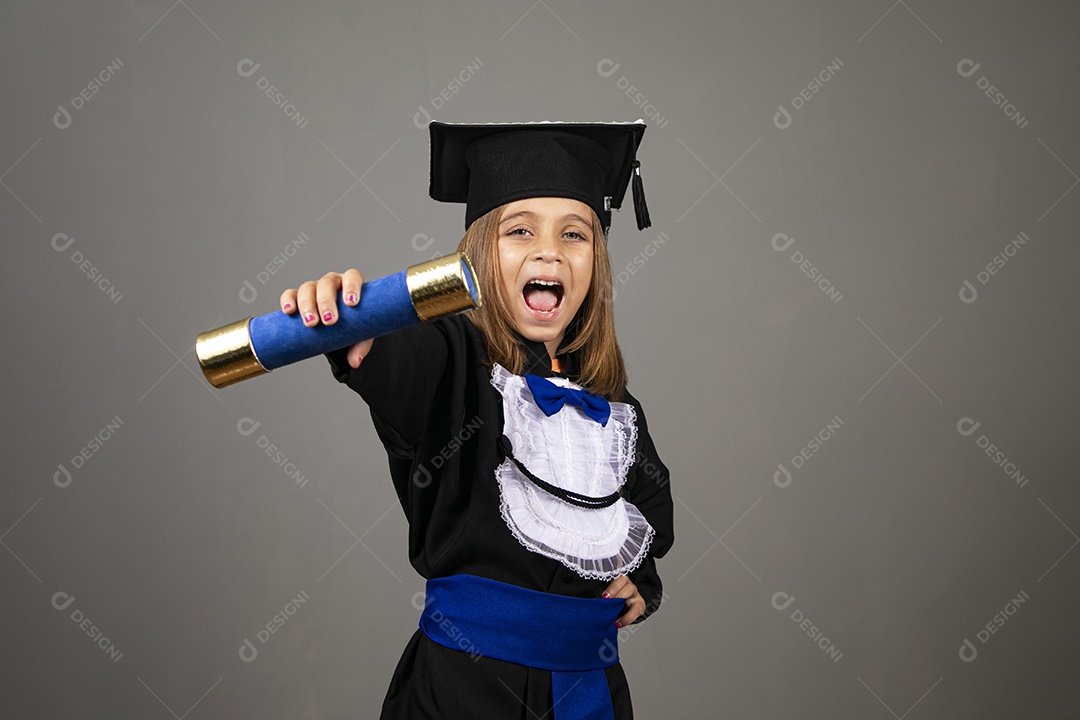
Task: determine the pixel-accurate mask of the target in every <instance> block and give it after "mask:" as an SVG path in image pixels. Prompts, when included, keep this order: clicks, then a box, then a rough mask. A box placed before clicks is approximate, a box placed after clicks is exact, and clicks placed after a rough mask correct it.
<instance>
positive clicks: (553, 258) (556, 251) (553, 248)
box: [533, 230, 563, 262]
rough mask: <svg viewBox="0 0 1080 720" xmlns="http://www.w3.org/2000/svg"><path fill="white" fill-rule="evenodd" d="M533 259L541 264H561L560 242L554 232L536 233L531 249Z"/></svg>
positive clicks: (561, 249)
mask: <svg viewBox="0 0 1080 720" xmlns="http://www.w3.org/2000/svg"><path fill="white" fill-rule="evenodd" d="M533 259H535V260H539V261H541V262H562V260H563V246H562V242H561V241H560V239H559V237H558V235H557V234H556V233H555V232H554V231H552V230H543V231H541V232H538V233H537V235H536V242H535V244H534V248H533Z"/></svg>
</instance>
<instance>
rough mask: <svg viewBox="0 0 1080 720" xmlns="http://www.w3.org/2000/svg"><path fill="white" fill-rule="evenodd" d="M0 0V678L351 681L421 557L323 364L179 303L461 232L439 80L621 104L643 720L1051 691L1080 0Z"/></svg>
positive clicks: (266, 700) (1059, 604)
mask: <svg viewBox="0 0 1080 720" xmlns="http://www.w3.org/2000/svg"><path fill="white" fill-rule="evenodd" d="M890 3H891V0H881V1H880V2H877V1H875V2H851V1H848V2H833V3H814V4H810V3H799V2H793V1H792V2H772V1H770V2H740V3H704V2H699V3H691V2H676V3H649V2H633V3H617V2H605V3H589V4H587V5H583V4H577V3H570V2H565V1H564V0H536V1H535V2H533V1H532V0H523V1H521V2H516V1H515V2H490V1H489V2H473V3H468V4H451V3H445V4H434V3H433V4H430V5H427V4H421V3H417V2H412V1H407V2H382V3H359V2H357V3H347V2H310V3H299V2H297V3H283V2H277V3H255V2H240V3H228V4H224V3H212V2H206V1H205V0H176V1H175V2H174V1H173V0H161V1H160V2H129V3H110V4H100V3H92V4H91V3H67V4H58V3H42V2H39V3H5V5H4V8H3V10H2V16H3V18H2V30H0V40H2V41H0V57H2V58H3V61H4V66H5V67H6V72H5V73H4V80H3V84H4V92H3V97H4V99H5V103H4V109H3V111H2V115H3V128H4V129H3V135H2V145H0V160H2V162H0V172H2V173H3V174H2V177H0V182H2V185H3V187H2V188H0V213H2V216H3V223H4V225H3V227H4V238H5V243H4V249H5V252H6V257H5V259H4V262H3V264H2V273H3V288H4V300H5V303H4V304H5V307H6V312H5V319H4V331H5V336H6V337H7V338H8V341H7V344H6V352H5V353H4V372H3V377H4V383H5V392H4V394H5V398H6V407H7V418H8V420H7V422H6V423H5V431H4V433H3V443H4V455H3V457H4V458H5V460H6V468H5V471H4V482H3V484H2V486H0V493H2V498H3V502H2V506H0V533H2V537H0V541H2V544H3V550H2V551H0V578H2V582H3V596H2V597H3V612H2V615H0V617H2V621H3V637H4V644H5V652H4V660H3V661H2V662H3V667H2V671H0V677H2V678H3V681H2V682H3V685H4V689H3V692H2V693H0V715H2V716H3V717H5V718H6V717H11V718H14V717H20V718H124V717H140V718H170V717H178V718H190V719H191V720H198V719H200V718H208V719H209V718H237V717H266V718H327V719H329V718H369V717H374V716H375V715H376V714H377V712H378V708H379V705H380V703H381V700H382V697H383V694H384V692H385V689H386V686H387V683H388V681H389V679H390V676H391V673H392V671H393V668H394V665H395V663H396V662H397V659H398V656H399V654H400V652H401V650H402V648H403V647H404V645H405V642H406V639H407V638H408V637H409V635H410V634H411V633H412V632H413V630H414V628H415V626H416V621H417V617H418V614H419V607H420V602H419V600H418V598H419V597H420V596H418V593H420V592H421V590H422V587H423V585H422V580H421V579H420V578H419V577H418V576H417V575H416V574H415V572H413V570H412V569H411V567H410V566H409V564H408V562H407V556H406V526H405V520H404V516H403V514H402V512H401V510H400V508H399V507H398V506H397V503H396V501H395V497H394V493H393V490H392V487H391V484H390V481H389V475H388V471H387V464H386V458H385V455H384V453H383V450H382V448H381V446H380V444H379V443H378V441H377V438H376V436H375V434H374V432H373V430H372V428H371V424H370V420H369V418H368V413H367V408H366V406H365V405H364V404H363V402H362V401H361V399H360V398H359V396H357V395H355V394H354V393H352V392H351V391H350V390H349V389H348V388H346V387H345V386H343V385H339V384H338V383H337V382H335V381H334V380H333V378H332V376H331V375H330V371H329V368H328V366H327V363H326V361H325V360H324V359H322V358H316V359H314V360H311V361H308V362H305V363H302V364H299V365H296V366H292V367H288V368H284V369H281V370H278V371H275V372H274V373H273V374H272V375H270V376H266V377H261V378H257V379H255V380H251V381H248V382H246V383H243V384H241V385H238V386H234V387H231V388H226V389H224V390H220V391H218V390H214V389H212V388H211V387H210V386H209V385H208V383H207V382H206V381H205V380H204V379H203V378H202V376H201V374H200V373H199V371H198V366H197V363H196V360H195V357H194V352H193V345H194V340H195V336H196V334H197V333H199V332H201V331H203V330H207V329H210V328H212V327H216V326H218V325H220V324H223V323H225V322H229V321H232V320H237V319H241V318H243V317H246V316H248V315H253V314H261V313H264V312H270V311H272V310H275V309H276V308H277V301H278V296H279V294H280V293H281V291H283V290H284V289H286V288H288V287H295V286H297V285H298V284H299V283H301V282H302V281H304V280H308V279H314V278H317V277H319V276H320V275H322V274H323V273H325V272H327V271H329V270H344V269H346V268H348V267H352V266H356V267H359V268H361V270H362V271H364V272H366V273H367V274H368V276H369V277H376V276H379V275H383V274H388V273H391V272H395V271H397V270H400V269H401V268H403V267H405V266H406V265H410V264H413V263H416V262H420V261H422V260H426V259H428V258H430V257H432V256H435V255H439V254H444V253H446V252H450V251H452V249H453V248H454V246H455V245H456V242H457V240H458V239H459V238H460V235H461V232H462V229H463V228H462V218H463V209H462V208H461V207H458V206H450V205H441V204H438V203H435V202H434V201H432V200H430V199H428V197H427V181H428V176H427V161H428V146H427V133H426V129H425V126H426V123H427V122H428V120H429V118H436V119H440V120H446V121H454V122H466V121H482V122H494V121H525V120H533V119H561V120H634V119H636V118H639V117H640V118H642V119H644V120H646V122H647V123H648V124H649V129H648V130H647V132H646V134H645V139H644V143H643V146H642V152H641V158H642V161H643V173H644V180H645V183H644V184H645V191H646V194H647V196H648V200H649V206H650V209H651V210H652V217H653V227H652V228H651V229H649V230H647V231H645V232H638V231H637V230H636V229H634V223H633V216H632V213H629V212H623V213H622V214H621V216H616V218H615V222H614V227H613V230H612V237H611V253H612V256H613V266H614V269H615V288H616V291H617V294H616V297H615V306H616V314H617V317H618V329H619V337H620V341H621V343H622V346H623V349H624V352H625V353H626V356H627V358H628V362H629V367H630V372H631V389H632V390H633V391H634V392H635V394H636V395H637V396H638V397H640V398H641V399H642V401H643V402H644V405H645V408H646V410H647V412H648V417H649V422H650V426H651V428H652V432H653V435H654V437H655V440H656V443H657V446H658V448H659V451H660V454H661V457H663V458H664V460H665V461H666V462H667V464H668V465H669V466H670V469H671V487H672V491H673V494H674V498H675V516H676V534H677V540H676V544H675V547H674V549H673V550H672V551H671V553H670V554H669V556H668V557H666V558H664V559H663V560H661V561H660V562H659V568H660V570H661V573H662V575H663V577H664V579H665V580H666V595H667V597H666V601H665V602H664V605H663V607H662V609H661V610H660V611H659V612H658V613H657V615H656V616H655V617H653V618H652V619H650V620H649V621H648V622H646V623H643V624H641V625H637V626H633V627H631V628H627V629H626V630H625V631H624V633H623V642H622V654H623V658H624V663H625V666H626V669H627V673H628V675H629V677H630V681H631V687H632V692H633V696H634V700H635V704H636V708H637V712H638V715H639V717H642V718H789V717H799V718H837V717H840V718H855V717H859V718H881V719H883V720H887V719H888V718H890V717H892V718H910V719H911V720H916V719H929V718H1017V717H1025V718H1075V717H1077V716H1078V715H1077V713H1078V712H1080V698H1078V691H1077V685H1076V680H1077V677H1078V676H1080V662H1078V661H1077V652H1076V648H1077V642H1078V641H1080V629H1078V623H1077V620H1076V608H1077V600H1078V593H1080V579H1078V575H1077V569H1078V567H1080V565H1078V564H1080V550H1076V549H1075V548H1076V545H1077V544H1078V543H1080V535H1078V533H1080V490H1078V489H1077V483H1076V479H1077V472H1076V465H1075V445H1074V441H1075V437H1076V430H1077V419H1076V401H1077V399H1078V397H1080V392H1078V391H1080V383H1078V381H1077V375H1076V367H1077V364H1078V360H1080V347H1078V340H1077V324H1076V321H1075V305H1076V299H1077V298H1076V291H1075V281H1076V273H1077V270H1078V267H1080V265H1078V261H1080V250H1078V249H1077V244H1076V242H1075V236H1076V233H1075V227H1076V223H1077V220H1078V217H1080V212H1078V210H1080V202H1078V201H1080V190H1077V189H1076V185H1077V184H1078V183H1080V175H1078V173H1080V140H1078V136H1077V132H1076V128H1077V117H1078V112H1077V111H1078V109H1080V102H1078V100H1077V95H1076V88H1077V87H1078V85H1080V40H1078V35H1077V27H1078V25H1080V10H1078V8H1077V6H1076V4H1075V3H1065V2H1058V3H1039V4H1035V3H1009V2H1000V1H999V2H993V3H981V2H973V1H970V0H969V1H967V2H961V3H952V4H949V5H948V6H944V5H943V4H941V3H932V2H927V1H926V0H899V1H898V2H895V3H892V4H890Z"/></svg>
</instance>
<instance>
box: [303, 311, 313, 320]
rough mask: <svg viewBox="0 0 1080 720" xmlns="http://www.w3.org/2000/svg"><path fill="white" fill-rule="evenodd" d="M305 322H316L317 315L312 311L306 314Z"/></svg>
mask: <svg viewBox="0 0 1080 720" xmlns="http://www.w3.org/2000/svg"><path fill="white" fill-rule="evenodd" d="M304 322H315V315H313V314H312V313H307V314H306V315H304Z"/></svg>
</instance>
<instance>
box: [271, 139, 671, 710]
mask: <svg viewBox="0 0 1080 720" xmlns="http://www.w3.org/2000/svg"><path fill="white" fill-rule="evenodd" d="M644 129H645V126H644V124H643V123H641V122H638V123H627V124H623V123H609V124H608V123H594V124H588V123H586V124H563V123H559V124H555V123H527V124H512V125H449V124H444V123H437V122H436V123H432V124H431V128H430V130H431V195H432V197H433V198H435V199H437V200H443V201H450V202H465V203H466V222H465V225H466V232H465V236H464V238H463V239H462V241H461V243H460V245H459V247H458V249H459V250H461V251H463V252H465V253H466V254H467V255H468V256H469V258H470V259H471V261H472V263H473V266H474V268H475V272H476V279H477V282H478V284H479V286H480V290H481V293H482V297H483V306H482V307H481V308H479V309H477V310H473V311H470V312H469V313H466V314H463V315H456V316H452V317H444V318H440V319H437V320H434V321H432V322H429V323H424V324H421V325H418V326H414V327H412V328H410V329H407V330H404V331H401V332H398V333H394V334H392V335H387V336H384V337H380V338H379V339H378V340H377V341H372V340H367V341H364V342H361V343H358V344H356V345H353V346H352V347H349V348H343V349H341V350H338V351H335V352H332V353H328V354H327V358H328V360H329V362H330V366H331V369H332V372H333V374H334V377H335V378H336V379H337V380H338V381H340V382H342V383H345V384H347V385H348V386H349V387H350V388H352V389H353V390H355V391H356V392H358V393H359V394H360V395H361V396H362V397H363V398H364V400H365V401H366V402H367V403H368V405H369V407H370V410H371V417H372V420H373V422H374V425H375V429H376V431H377V433H378V436H379V438H380V440H381V441H382V442H383V444H384V445H385V447H386V452H387V455H388V456H389V460H390V474H391V476H392V478H393V482H394V486H395V489H396V491H397V495H398V498H399V499H400V502H401V505H402V508H403V509H404V511H405V515H406V517H407V519H408V522H409V558H410V561H411V563H412V565H413V567H415V568H416V570H417V572H419V573H420V575H422V576H423V577H425V578H427V579H428V581H427V588H426V591H427V595H426V602H425V608H424V610H423V613H422V617H421V621H420V629H419V630H417V631H416V633H415V634H414V635H413V636H412V639H411V640H410V642H409V644H408V646H407V647H406V648H405V651H404V654H403V655H402V657H401V660H400V661H399V663H398V666H397V669H396V671H395V673H394V676H393V679H392V681H391V683H390V688H389V690H388V692H387V695H386V698H385V701H384V703H383V709H382V717H383V718H453V719H455V720H457V719H459V718H540V717H548V715H549V713H550V714H551V716H553V717H555V718H558V719H559V720H570V719H571V718H586V717H588V718H593V717H596V718H603V717H607V718H614V717H618V718H631V717H633V711H632V708H631V703H630V693H629V688H628V686H627V682H626V677H625V675H624V673H623V670H622V666H621V665H620V664H619V663H618V649H617V635H618V629H619V628H621V627H624V626H626V625H628V624H630V623H635V622H641V621H642V620H643V619H645V618H646V617H647V616H649V615H650V614H651V613H652V612H654V611H655V610H656V608H657V607H658V606H659V604H660V599H661V595H662V586H661V583H660V577H659V575H658V574H657V571H656V564H655V558H658V557H661V556H663V555H664V554H665V553H666V552H667V551H668V549H669V548H670V547H671V545H672V542H673V541H674V534H673V528H672V501H671V493H670V489H669V487H668V471H667V468H666V467H665V466H664V464H663V463H662V462H661V461H660V459H659V457H658V456H657V454H656V450H655V448H654V447H653V442H652V439H651V437H650V436H649V431H648V426H647V424H646V422H645V415H644V412H643V411H642V408H641V404H640V403H639V402H638V400H637V399H636V398H634V396H632V395H631V394H630V393H629V392H628V391H627V390H626V371H625V367H624V364H623V359H622V354H621V352H620V350H619V346H618V343H617V342H616V339H615V327H614V322H613V318H612V307H611V301H610V297H611V269H610V265H609V261H608V254H607V245H606V233H607V228H608V225H609V223H610V209H611V208H612V207H615V208H618V207H620V204H621V202H622V197H623V195H624V194H625V190H626V186H627V183H628V181H629V180H630V176H631V174H634V175H635V177H634V185H635V187H634V200H635V210H636V212H637V216H638V225H639V228H643V227H647V226H648V223H649V220H648V212H647V209H646V208H645V203H644V195H643V193H642V192H641V190H640V178H639V175H638V173H637V168H638V163H637V161H636V160H635V152H636V149H637V146H638V143H639V142H640V140H641V136H642V133H643V132H644ZM362 284H363V278H362V276H361V275H360V273H359V272H358V271H357V270H356V269H350V270H347V271H346V272H344V273H335V272H331V273H327V274H326V275H324V276H323V277H322V278H320V279H319V280H318V281H317V282H310V281H309V282H305V283H303V284H302V285H300V287H299V288H298V289H290V290H286V291H285V292H284V293H282V296H281V308H282V310H283V311H284V312H285V313H290V314H291V313H295V312H299V313H300V316H301V318H302V319H303V322H304V323H305V325H307V326H309V327H314V326H316V325H317V324H318V323H319V322H322V323H324V324H327V325H331V324H333V323H334V322H335V321H336V320H337V317H338V312H337V303H338V302H339V298H341V300H340V301H341V302H344V303H346V304H348V305H355V304H356V303H357V302H359V298H360V295H361V293H362V291H363V290H362Z"/></svg>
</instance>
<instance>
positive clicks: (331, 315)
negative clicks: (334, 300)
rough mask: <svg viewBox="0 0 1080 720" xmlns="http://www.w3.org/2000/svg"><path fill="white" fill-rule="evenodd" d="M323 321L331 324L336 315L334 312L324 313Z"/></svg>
mask: <svg viewBox="0 0 1080 720" xmlns="http://www.w3.org/2000/svg"><path fill="white" fill-rule="evenodd" d="M322 319H323V320H325V321H326V322H330V321H331V320H333V319H334V313H332V312H324V313H323V316H322Z"/></svg>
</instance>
